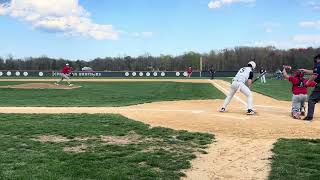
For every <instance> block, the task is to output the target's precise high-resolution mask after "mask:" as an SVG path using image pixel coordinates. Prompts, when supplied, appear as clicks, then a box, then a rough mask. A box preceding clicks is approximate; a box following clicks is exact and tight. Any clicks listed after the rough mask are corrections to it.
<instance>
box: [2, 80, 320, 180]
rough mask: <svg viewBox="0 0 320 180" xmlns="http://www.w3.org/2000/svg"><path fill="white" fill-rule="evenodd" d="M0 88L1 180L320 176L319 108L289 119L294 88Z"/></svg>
mask: <svg viewBox="0 0 320 180" xmlns="http://www.w3.org/2000/svg"><path fill="white" fill-rule="evenodd" d="M53 81H54V80H51V79H30V80H28V79H21V80H17V79H2V80H1V82H0V93H1V97H0V113H1V114H0V160H1V164H0V179H24V178H27V179H180V178H183V179H319V178H320V156H319V154H318V153H319V152H320V140H317V139H320V121H319V118H320V111H319V107H317V109H316V116H315V120H314V121H313V122H311V123H307V122H304V121H300V120H293V119H292V118H291V117H290V116H289V115H290V111H291V109H290V107H291V102H290V98H291V94H290V84H289V83H287V82H285V81H276V80H269V81H268V83H267V84H260V83H256V84H255V85H254V87H253V90H254V91H255V93H254V106H255V110H256V112H257V114H256V115H254V116H247V115H246V114H245V110H246V106H245V105H246V98H245V97H244V96H243V95H242V94H240V93H239V94H238V93H237V94H236V96H235V97H234V99H233V101H232V103H231V104H230V108H228V111H227V112H226V113H219V112H218V110H219V109H220V108H221V105H222V104H223V99H224V97H225V94H226V93H227V92H228V89H229V86H230V83H229V82H228V81H226V80H213V81H211V80H205V79H186V80H175V79H155V80H150V79H139V80H135V79H127V80H122V79H74V80H73V82H72V83H73V84H74V86H72V87H69V86H64V85H60V86H55V85H54V84H53Z"/></svg>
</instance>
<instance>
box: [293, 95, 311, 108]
mask: <svg viewBox="0 0 320 180" xmlns="http://www.w3.org/2000/svg"><path fill="white" fill-rule="evenodd" d="M306 101H308V95H306V94H300V95H293V96H292V112H300V111H301V108H303V107H305V105H304V104H305V102H306Z"/></svg>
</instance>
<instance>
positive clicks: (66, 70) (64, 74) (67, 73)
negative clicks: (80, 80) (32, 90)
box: [55, 64, 73, 86]
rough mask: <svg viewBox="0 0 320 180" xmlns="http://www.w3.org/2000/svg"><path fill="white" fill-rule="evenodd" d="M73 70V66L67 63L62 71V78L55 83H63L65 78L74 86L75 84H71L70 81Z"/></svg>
mask: <svg viewBox="0 0 320 180" xmlns="http://www.w3.org/2000/svg"><path fill="white" fill-rule="evenodd" d="M71 71H72V68H71V67H70V66H69V64H66V65H65V66H64V67H63V69H62V70H61V72H60V76H61V79H60V80H59V81H58V82H56V83H55V84H56V85H59V83H61V82H62V81H63V80H64V79H65V80H66V81H67V83H68V84H69V86H72V85H73V84H71V83H70V82H69V80H70V77H69V76H70V74H71Z"/></svg>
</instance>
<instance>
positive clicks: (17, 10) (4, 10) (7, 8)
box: [0, 0, 119, 40]
mask: <svg viewBox="0 0 320 180" xmlns="http://www.w3.org/2000/svg"><path fill="white" fill-rule="evenodd" d="M0 15H2V16H10V17H13V18H18V19H20V20H23V21H26V22H29V23H31V24H32V25H33V27H34V28H37V29H42V30H45V31H52V32H62V33H64V34H67V35H72V36H86V37H90V38H94V39H97V40H104V39H109V40H116V39H118V36H119V33H118V31H116V30H114V28H113V26H112V25H105V24H97V23H94V22H93V21H92V20H91V18H90V14H89V13H88V12H87V11H86V10H85V9H84V8H83V7H82V6H81V5H80V4H79V2H78V0H11V1H8V2H7V3H2V4H0Z"/></svg>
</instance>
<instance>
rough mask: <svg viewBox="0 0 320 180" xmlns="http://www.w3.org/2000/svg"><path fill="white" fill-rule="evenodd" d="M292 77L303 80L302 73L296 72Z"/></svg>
mask: <svg viewBox="0 0 320 180" xmlns="http://www.w3.org/2000/svg"><path fill="white" fill-rule="evenodd" d="M294 76H295V77H297V78H303V77H304V73H303V72H302V71H299V70H297V71H296V72H295V73H294Z"/></svg>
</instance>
